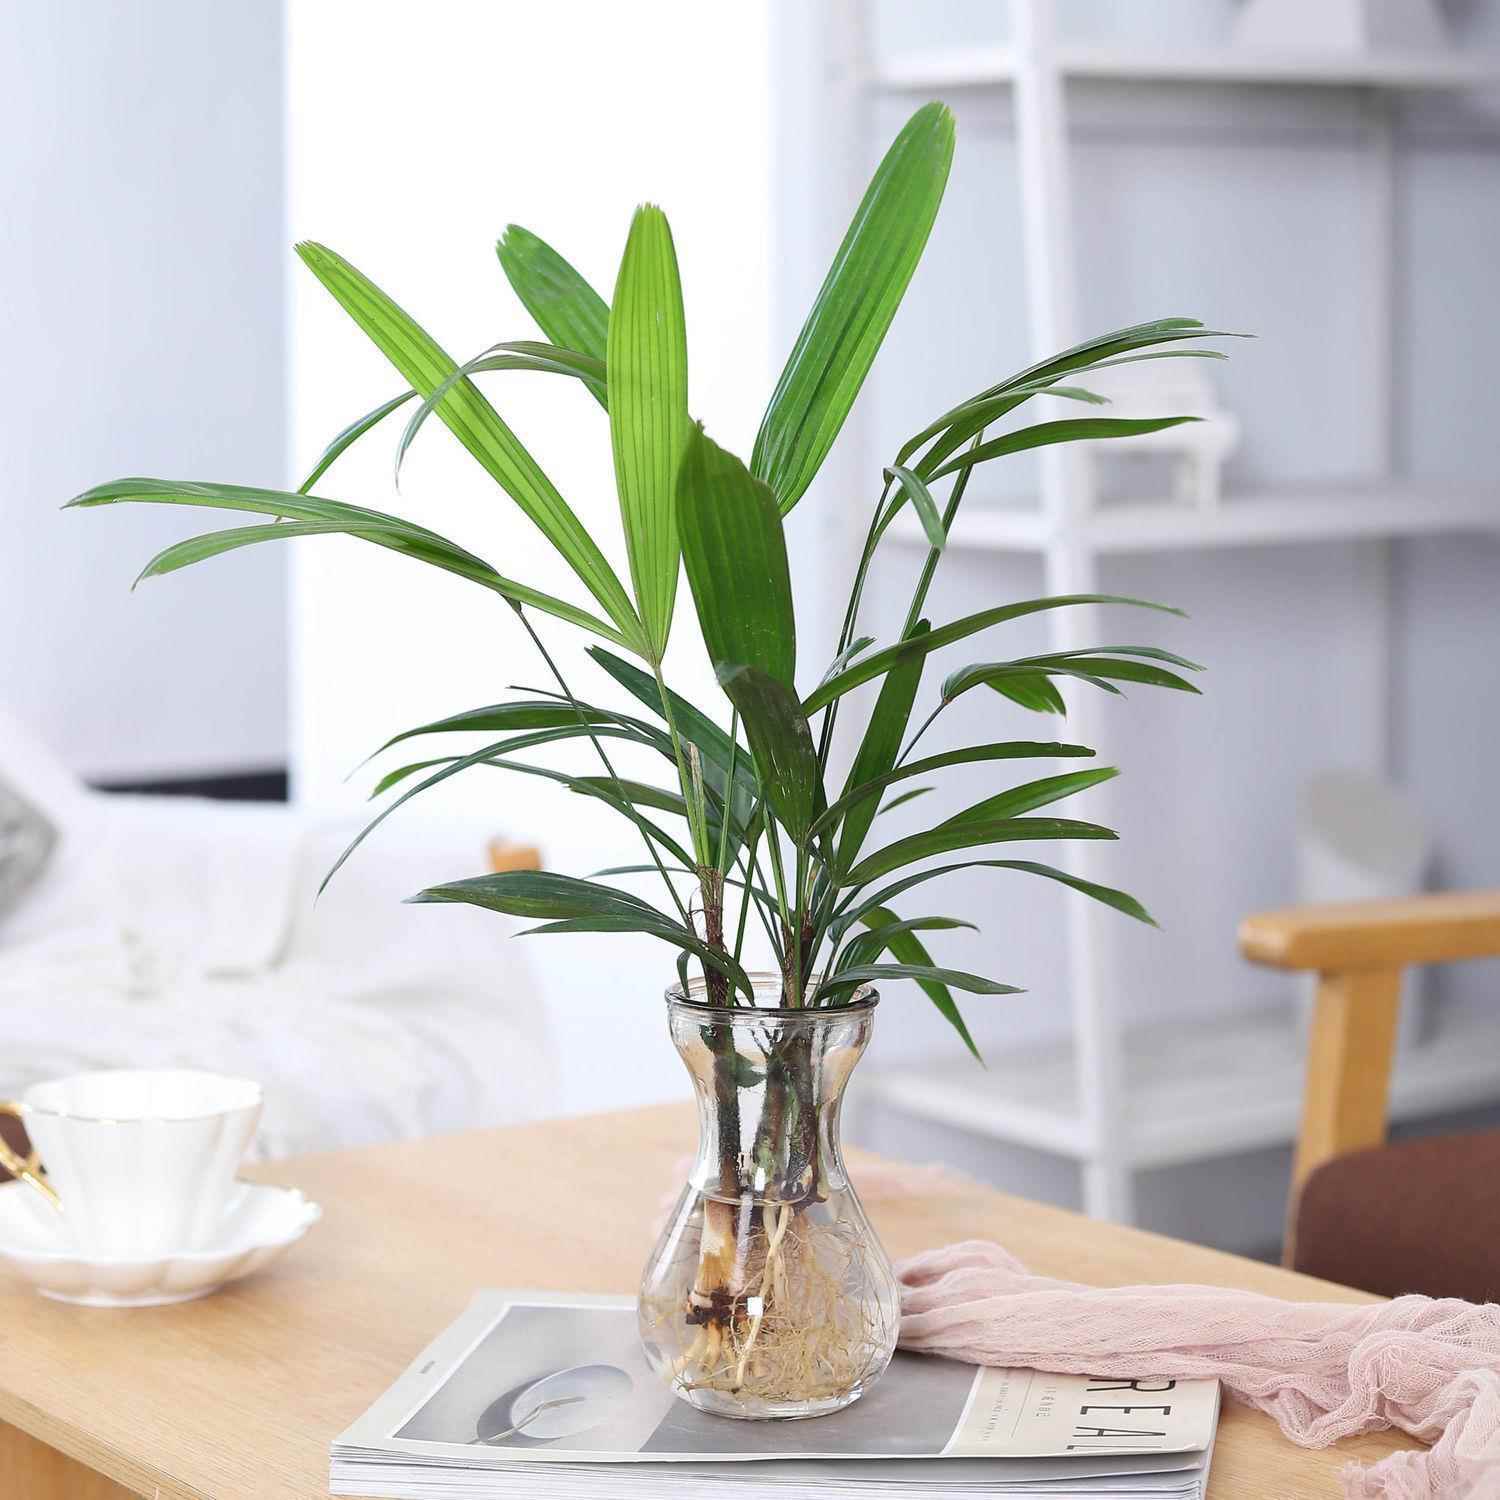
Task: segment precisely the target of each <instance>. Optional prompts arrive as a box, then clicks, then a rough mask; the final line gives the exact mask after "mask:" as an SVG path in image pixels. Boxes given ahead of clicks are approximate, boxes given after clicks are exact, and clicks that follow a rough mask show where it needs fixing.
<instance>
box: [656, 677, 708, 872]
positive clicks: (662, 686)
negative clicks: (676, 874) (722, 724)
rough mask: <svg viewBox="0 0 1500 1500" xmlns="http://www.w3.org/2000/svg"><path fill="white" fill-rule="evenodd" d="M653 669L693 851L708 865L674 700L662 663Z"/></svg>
mask: <svg viewBox="0 0 1500 1500" xmlns="http://www.w3.org/2000/svg"><path fill="white" fill-rule="evenodd" d="M651 670H652V672H653V673H654V674H655V677H656V690H657V691H658V692H659V693H660V694H661V711H662V717H663V718H664V719H665V720H666V721H667V733H668V734H669V735H670V736H671V739H672V755H673V757H674V758H675V759H676V761H677V780H678V784H679V785H680V786H681V787H682V796H683V800H684V801H685V802H686V803H687V805H688V827H689V829H690V830H691V832H692V835H693V853H694V855H695V856H696V857H697V860H698V863H699V864H700V865H706V864H708V863H709V858H708V830H707V828H705V827H704V825H703V820H702V816H701V813H702V809H701V808H696V807H695V805H694V801H693V779H692V776H691V775H690V774H689V772H688V765H687V757H686V755H685V754H684V753H683V749H682V740H681V738H680V737H679V735H678V733H677V720H676V719H675V718H673V716H672V700H671V698H670V696H669V695H668V693H667V685H666V683H665V682H663V681H662V675H661V665H660V663H658V662H652V663H651Z"/></svg>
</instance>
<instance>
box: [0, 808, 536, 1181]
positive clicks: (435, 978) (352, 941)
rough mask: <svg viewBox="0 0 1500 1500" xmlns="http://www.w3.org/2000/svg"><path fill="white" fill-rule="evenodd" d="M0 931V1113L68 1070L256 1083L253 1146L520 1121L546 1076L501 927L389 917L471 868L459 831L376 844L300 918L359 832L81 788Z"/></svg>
mask: <svg viewBox="0 0 1500 1500" xmlns="http://www.w3.org/2000/svg"><path fill="white" fill-rule="evenodd" d="M49 810H51V811H52V812H53V814H54V816H57V815H58V813H59V811H61V813H62V816H61V817H60V818H59V821H60V822H62V824H63V841H62V845H61V847H60V849H59V851H58V857H57V858H56V860H55V861H54V865H53V867H52V869H51V870H50V871H49V872H48V874H47V876H46V877H45V878H44V880H43V882H42V883H41V885H40V886H39V887H38V888H37V889H36V890H35V891H34V892H33V893H32V894H31V895H30V896H29V897H28V898H27V899H26V900H25V901H24V902H23V903H22V904H21V906H20V908H19V909H18V910H17V911H16V912H15V913H13V914H12V916H11V917H10V918H9V919H7V920H6V921H5V923H4V924H3V925H0V1097H10V1096H13V1095H14V1094H16V1093H18V1092H20V1091H21V1090H22V1089H23V1088H24V1087H25V1086H26V1085H27V1084H28V1083H30V1082H33V1081H35V1080H37V1079H40V1078H46V1077H51V1076H57V1075H59V1074H62V1073H67V1072H74V1071H79V1070H83V1069H87V1068H98V1067H120V1066H158V1065H160V1066H166V1065H172V1066H200V1067H210V1068H215V1069H221V1070H223V1071H227V1072H234V1073H241V1074H246V1075H248V1076H251V1077H254V1078H257V1079H259V1080H260V1081H261V1082H262V1084H263V1085H264V1087H265V1090H266V1101H267V1102H266V1110H265V1117H264V1125H263V1129H262V1138H261V1141H260V1150H261V1151H262V1153H264V1154H272V1155H281V1154H285V1153H289V1152H294V1151H304V1150H314V1149H323V1148H333V1147H340V1146H348V1145H355V1144H363V1143H369V1142H375V1141H380V1140H386V1139H392V1138H397V1137H405V1136H415V1135H421V1134H426V1133H428V1132H431V1131H434V1130H443V1129H457V1128H462V1127H465V1126H471V1125H480V1124H502V1123H509V1122H513V1121H517V1120H522V1119H527V1118H533V1117H535V1116H537V1115H539V1114H542V1113H546V1112H547V1111H548V1110H549V1109H550V1108H552V1107H553V1104H554V1099H555V1087H556V1084H555V1077H554V1073H553V1068H552V1060H551V1054H550V1049H549V1046H548V1038H547V1029H546V1026H545V1021H544V1017H543V1014H542V1006H541V1003H540V997H539V995H538V992H537V987H536V985H535V983H534V981H533V978H532V975H531V973H530V970H529V967H528V964H527V961H526V954H525V949H524V946H523V945H519V944H512V943H509V942H507V941H506V939H507V938H508V937H509V936H510V934H511V933H512V932H513V931H514V930H515V929H514V924H512V923H510V922H508V921H507V920H506V919H503V918H499V917H495V916H492V915H490V914H487V913H483V912H478V911H474V910H471V909H467V908H446V907H444V908H433V907H411V906H403V905H402V904H401V899H402V897H404V896H407V895H410V894H411V893H412V892H413V891H415V890H418V889H420V888H421V887H422V886H423V885H427V884H432V883H433V882H434V881H437V880H442V879H452V878H456V877H459V876H463V875H471V874H477V873H480V871H481V869H482V848H481V846H482V838H481V836H480V834H479V833H478V832H477V831H475V830H474V829H473V828H472V827H467V828H458V829H453V828H446V829H444V828H433V827H431V826H428V825H423V824H420V823H416V822H414V821H413V820H412V819H410V818H409V819H408V820H407V821H406V823H405V824H404V825H397V826H391V827H388V828H387V829H382V830H381V831H380V832H379V833H377V834H376V835H375V837H374V839H373V840H372V841H371V842H370V843H369V844H367V845H366V846H365V847H364V848H363V849H361V850H360V851H359V853H357V854H356V855H355V856H354V858H353V860H351V862H350V863H349V864H348V865H347V866H345V868H344V870H343V871H341V873H340V875H339V876H338V877H337V879H336V880H335V882H334V883H333V885H332V886H331V887H330V889H329V891H328V893H327V894H326V895H325V896H324V897H323V899H322V900H321V901H318V902H317V903H316V904H315V903H314V896H315V893H316V889H317V884H318V881H319V880H320V879H321V877H322V875H323V873H324V872H325V871H326V869H327V868H328V866H329V865H330V864H331V863H332V861H333V859H334V857H335V856H336V854H337V851H338V850H339V849H340V848H341V847H342V846H343V844H344V842H345V841H346V839H347V838H348V837H349V835H350V834H351V833H352V832H353V830H354V828H356V827H357V826H358V825H357V824H348V823H339V824H336V825H327V824H321V825H320V824H318V823H316V822H309V821H308V820H307V819H306V818H305V817H303V816H301V815H299V814H297V813H296V812H294V811H292V810H290V809H287V808H284V807H275V806H250V805H226V804H221V803H209V802H200V801H196V800H187V799H168V798H148V797H115V796H109V797H106V796H100V795H95V794H89V793H84V794H83V795H82V796H81V797H79V798H77V799H69V801H68V805H67V806H66V807H65V808H62V809H59V808H58V806H57V800H56V798H54V799H52V807H51V808H50V809H49Z"/></svg>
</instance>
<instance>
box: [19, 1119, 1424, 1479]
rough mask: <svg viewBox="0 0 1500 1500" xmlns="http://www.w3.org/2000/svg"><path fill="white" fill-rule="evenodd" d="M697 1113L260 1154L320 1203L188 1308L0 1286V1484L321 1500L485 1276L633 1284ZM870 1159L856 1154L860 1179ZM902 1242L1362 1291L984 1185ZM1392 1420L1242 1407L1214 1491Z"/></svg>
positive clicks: (1083, 1275)
mask: <svg viewBox="0 0 1500 1500" xmlns="http://www.w3.org/2000/svg"><path fill="white" fill-rule="evenodd" d="M694 1130H695V1126H694V1124H693V1122H692V1119H691V1115H690V1111H689V1110H688V1108H687V1107H686V1106H683V1105H667V1106H662V1107H659V1108H654V1109H647V1110H640V1111H635V1112H631V1113H628V1114H614V1115H592V1116H586V1117H583V1118H578V1119H569V1120H557V1121H551V1122H547V1123H543V1124H538V1125H527V1126H521V1127H517V1128H514V1129H509V1130H494V1131H475V1132H470V1133H466V1134H462V1135H450V1136H438V1137H434V1138H433V1139H431V1140H427V1141H421V1142H411V1143H407V1144H402V1145H397V1146H383V1147H375V1148H370V1149H366V1150H359V1151H343V1152H335V1153H329V1154H326V1155H318V1156H305V1157H300V1158H297V1159H294V1160H291V1161H285V1162H278V1163H276V1164H274V1165H272V1166H268V1167H264V1168H260V1169H257V1170H255V1171H254V1172H253V1173H251V1174H248V1175H252V1176H254V1177H255V1178H257V1179H258V1180H261V1181H267V1182H278V1183H285V1184H288V1185H293V1186H296V1187H300V1188H301V1189H303V1191H304V1192H306V1193H307V1194H308V1196H309V1197H311V1198H314V1199H316V1200H317V1201H318V1202H320V1203H321V1204H322V1205H323V1209H324V1218H323V1221H322V1222H321V1223H320V1224H318V1225H316V1226H315V1227H314V1228H313V1230H312V1232H311V1233H310V1234H309V1235H308V1237H307V1238H306V1239H305V1240H304V1241H303V1242H302V1243H301V1244H299V1245H297V1246H295V1247H294V1248H293V1249H292V1251H291V1252H290V1253H289V1254H288V1255H287V1257H286V1258H285V1259H284V1260H283V1261H281V1262H280V1263H279V1264H278V1265H276V1266H275V1267H273V1268H271V1269H268V1270H267V1271H264V1272H262V1273H261V1274H260V1275H259V1276H256V1277H253V1278H251V1279H249V1280H247V1281H245V1282H242V1283H240V1284H238V1285H236V1286H233V1287H230V1288H228V1289H226V1290H225V1291H223V1292H221V1293H219V1294H218V1295H216V1296H213V1297H209V1298H207V1299H205V1300H203V1301H200V1302H190V1303H185V1304H181V1305H179V1306H176V1307H162V1308H150V1309H137V1310H131V1311H116V1310H104V1309H96V1308H86V1307H72V1306H66V1305H63V1304H60V1303H56V1302H48V1301H45V1300H43V1299H42V1298H40V1297H38V1296H36V1295H35V1294H34V1293H32V1292H30V1291H28V1290H24V1289H21V1288H19V1287H9V1286H4V1287H0V1496H3V1497H5V1500H123V1497H127V1496H140V1497H145V1500H312V1497H315V1496H320V1495H326V1494H327V1485H328V1445H329V1443H330V1441H331V1440H332V1439H333V1438H334V1437H335V1436H336V1435H337V1434H338V1433H340V1432H341V1431H343V1429H344V1428H345V1427H346V1426H348V1424H349V1423H350V1422H351V1421H352V1420H353V1419H354V1418H355V1417H357V1416H358V1415H359V1414H360V1413H361V1412H362V1411H364V1409H365V1408H366V1407H367V1406H368V1405H369V1404H370V1403H371V1402H372V1401H373V1400H374V1399H375V1398H376V1397H377V1396H378V1395H380V1393H381V1392H382V1391H383V1390H384V1389H385V1388H386V1386H388V1385H389V1384H390V1383H391V1382H392V1381H393V1380H394V1379H395V1377H396V1376H397V1375H398V1374H400V1372H401V1371H402V1370H403V1369H404V1368H405V1366H406V1365H407V1363H408V1362H409V1361H410V1360H411V1358H412V1357H413V1356H414V1355H415V1354H417V1353H418V1352H419V1351H420V1350H421V1349H422V1348H423V1347H424V1346H425V1345H426V1344H427V1343H428V1342H429V1341H430V1340H431V1339H432V1338H433V1337H434V1335H436V1334H437V1333H438V1332H440V1331H441V1330H442V1329H443V1328H444V1327H445V1326H446V1325H447V1324H448V1323H449V1322H451V1321H452V1319H453V1318H454V1317H455V1316H456V1315H457V1314H458V1313H459V1312H460V1311H461V1310H462V1309H463V1307H464V1306H465V1305H466V1304H467V1302H468V1300H469V1297H470V1294H471V1293H472V1292H473V1291H474V1290H476V1289H477V1288H479V1287H484V1286H533V1287H537V1288H545V1289H555V1290H577V1291H591V1292H626V1291H631V1290H633V1288H634V1286H635V1284H636V1280H637V1278H638V1276H639V1274H640V1270H641V1266H642V1264H643V1263H644V1261H645V1257H646V1253H647V1251H648V1250H649V1248H650V1241H651V1235H652V1223H653V1220H654V1218H655V1217H656V1215H657V1214H658V1212H659V1205H660V1200H661V1198H662V1195H663V1194H664V1193H666V1192H668V1191H670V1189H671V1188H672V1187H673V1186H675V1183H674V1181H673V1179H674V1173H675V1172H676V1170H677V1165H676V1164H677V1163H678V1162H680V1161H681V1159H682V1157H683V1156H684V1154H685V1153H686V1152H688V1151H689V1150H690V1149H691V1146H692V1143H693V1135H694ZM859 1160H860V1157H859V1153H858V1152H852V1153H851V1163H852V1166H853V1169H854V1170H853V1176H854V1179H855V1182H856V1185H857V1183H858V1180H859V1170H858V1168H859ZM869 1207H870V1212H871V1217H872V1218H873V1219H874V1220H875V1222H876V1225H877V1227H878V1228H879V1230H880V1233H881V1235H882V1237H883V1238H884V1240H885V1243H886V1245H887V1247H888V1248H889V1249H890V1251H891V1253H892V1254H893V1255H895V1256H902V1255H907V1254H911V1253H913V1252H915V1251H917V1250H921V1249H927V1248H931V1247H933V1246H936V1245H941V1244H947V1243H950V1242H952V1241H954V1240H957V1239H972V1238H990V1239H994V1240H997V1241H999V1242H1000V1243H1001V1244H1003V1245H1005V1246H1007V1247H1008V1248H1009V1249H1011V1250H1012V1251H1014V1252H1015V1253H1016V1254H1017V1255H1019V1256H1020V1257H1021V1258H1022V1259H1023V1260H1024V1261H1026V1262H1027V1263H1028V1264H1029V1265H1031V1266H1033V1267H1034V1268H1036V1269H1037V1270H1040V1271H1044V1272H1049V1273H1052V1274H1055V1275H1061V1276H1066V1277H1069V1278H1071V1279H1074V1280H1077V1281H1084V1282H1090V1283H1093V1284H1097V1285H1109V1284H1123V1283H1127V1282H1143V1281H1157V1282H1181V1281H1198V1282H1211V1283H1216V1284H1219V1285H1225V1286H1239V1287H1247V1288H1251V1289H1253V1290H1255V1291H1261V1292H1268V1293H1271V1294H1273V1295H1276V1296H1281V1297H1293V1298H1304V1299H1306V1298H1314V1299H1318V1300H1325V1301H1327V1300H1338V1301H1360V1300H1366V1301H1367V1300H1370V1299H1369V1298H1367V1297H1365V1296H1364V1295H1363V1294H1361V1293H1356V1292H1351V1291H1348V1290H1346V1289H1344V1288H1341V1287H1334V1286H1330V1285H1329V1284H1327V1283H1325V1282H1318V1281H1312V1280H1310V1279H1309V1278H1307V1277H1303V1276H1297V1275H1294V1274H1293V1273H1292V1272H1290V1271H1283V1270H1281V1269H1279V1268H1277V1267H1274V1266H1267V1265H1261V1264H1259V1263H1256V1262H1253V1261H1247V1260H1241V1259H1239V1258H1238V1257H1236V1256H1231V1255H1224V1254H1221V1253H1219V1252H1217V1251H1213V1250H1205V1249H1202V1248H1200V1247H1198V1246H1194V1245H1188V1244H1184V1243H1182V1242H1180V1241H1177V1240H1169V1239H1164V1238H1162V1237H1160V1236H1158V1235H1152V1234H1146V1233H1144V1232H1142V1231H1139V1230H1133V1229H1121V1228H1118V1227H1115V1226H1112V1225H1105V1224H1098V1223H1094V1222H1091V1221H1090V1220H1088V1219H1084V1218H1081V1217H1080V1216H1078V1215H1077V1214H1072V1213H1068V1212H1065V1211H1063V1210H1061V1209H1055V1208H1049V1207H1045V1206H1042V1205H1039V1204H1035V1203H1030V1202H1027V1201H1025V1200H1023V1199H1019V1198H1012V1197H1008V1196H1006V1195H1005V1194H1002V1193H996V1192H991V1191H988V1190H985V1189H979V1188H973V1187H962V1188H959V1187H956V1186H954V1187H949V1186H942V1187H937V1188H931V1189H928V1188H924V1190H923V1192H922V1194H921V1196H919V1197H915V1198H907V1199H902V1200H896V1199H890V1200H887V1201H880V1200H878V1199H877V1200H875V1201H873V1202H871V1204H870V1205H869ZM1413 1446H1415V1444H1413V1443H1411V1442H1410V1441H1409V1440H1406V1439H1404V1438H1399V1437H1393V1436H1388V1435H1386V1436H1379V1437H1369V1438H1362V1439H1358V1440H1355V1441H1352V1442H1348V1443H1344V1444H1341V1445H1340V1446H1339V1447H1338V1448H1337V1449H1330V1450H1327V1451H1324V1452H1308V1451H1306V1450H1303V1449H1300V1448H1297V1447H1294V1446H1293V1445H1292V1444H1291V1443H1289V1442H1287V1441H1286V1439H1285V1438H1283V1437H1282V1436H1281V1435H1280V1434H1279V1433H1278V1432H1277V1430H1276V1428H1275V1426H1274V1425H1273V1424H1272V1423H1271V1422H1270V1420H1269V1419H1268V1418H1265V1417H1263V1416H1261V1415H1259V1414H1258V1413H1256V1412H1252V1411H1249V1410H1246V1409H1244V1408H1240V1407H1233V1406H1231V1407H1229V1408H1228V1409H1227V1410H1226V1412H1225V1415H1224V1420H1223V1425H1222V1428H1221V1431H1220V1439H1219V1446H1218V1451H1217V1454H1216V1456H1215V1462H1214V1472H1213V1479H1212V1483H1211V1485H1210V1495H1211V1497H1212V1500H1268V1497H1274V1500H1302V1497H1307V1500H1312V1497H1334V1496H1337V1495H1338V1494H1339V1492H1340V1491H1339V1484H1338V1479H1337V1472H1338V1469H1339V1467H1340V1465H1342V1464H1343V1463H1345V1462H1347V1461H1348V1460H1349V1459H1350V1458H1360V1459H1362V1460H1365V1461H1369V1460H1372V1459H1375V1458H1378V1457H1380V1456H1382V1455H1384V1454H1386V1453H1388V1452H1390V1451H1391V1450H1392V1449H1394V1448H1398V1447H1413Z"/></svg>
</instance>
